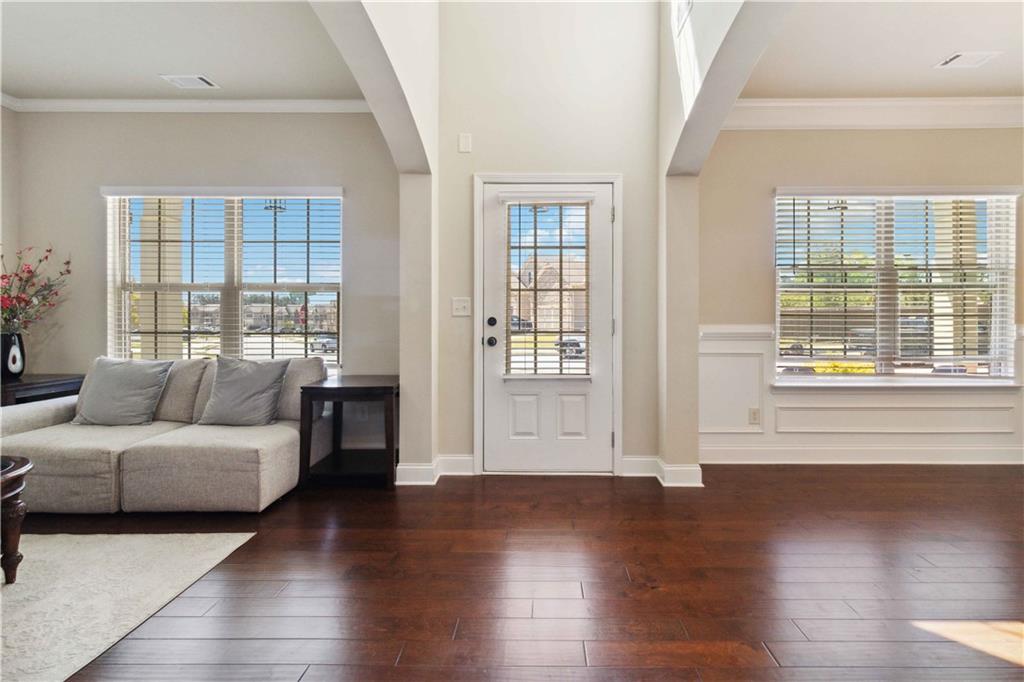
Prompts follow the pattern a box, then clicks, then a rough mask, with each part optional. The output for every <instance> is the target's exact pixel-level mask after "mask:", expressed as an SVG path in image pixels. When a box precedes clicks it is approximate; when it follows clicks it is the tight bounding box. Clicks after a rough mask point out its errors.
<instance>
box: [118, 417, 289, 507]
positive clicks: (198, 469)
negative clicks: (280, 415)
mask: <svg viewBox="0 0 1024 682" xmlns="http://www.w3.org/2000/svg"><path fill="white" fill-rule="evenodd" d="M298 474H299V425H298V422H294V421H278V422H275V423H273V424H266V425H262V426H220V425H213V424H193V425H191V426H186V427H184V428H181V429H177V430H175V431H171V432H170V433H165V434H163V435H161V436H157V437H156V438H150V439H148V440H146V441H143V442H140V443H137V444H135V445H133V446H132V447H130V448H128V450H127V451H126V452H125V453H124V455H123V457H122V458H121V483H122V491H123V492H122V499H121V507H122V509H124V510H125V511H261V510H263V509H264V508H265V507H266V506H267V505H269V504H270V503H271V502H273V501H274V500H276V499H277V498H278V497H280V496H281V495H283V494H284V493H286V492H288V491H289V490H291V489H292V488H293V487H295V484H296V482H297V481H298Z"/></svg>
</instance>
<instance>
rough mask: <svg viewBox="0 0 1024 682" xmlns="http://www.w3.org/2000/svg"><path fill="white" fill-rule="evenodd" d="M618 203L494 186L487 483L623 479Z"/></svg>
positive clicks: (608, 193) (488, 217) (490, 203)
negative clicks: (616, 462) (615, 235)
mask: <svg viewBox="0 0 1024 682" xmlns="http://www.w3.org/2000/svg"><path fill="white" fill-rule="evenodd" d="M612 211H613V191H612V185H611V184H610V183H600V184H586V185H577V184H564V183H545V184H528V185H523V184H498V183H495V184H491V183H488V184H485V185H484V192H483V250H482V257H483V284H484V292H483V319H482V320H481V321H480V323H481V329H480V333H481V335H482V342H483V344H484V346H483V383H484V385H483V401H484V404H483V430H484V433H483V446H484V458H483V459H484V470H485V471H525V472H531V471H536V472H543V471H560V472H587V471H599V472H605V471H606V472H611V471H612V460H613V458H612V452H613V446H612V438H613V436H612V430H613V424H614V418H613V417H614V415H613V409H614V400H613V390H614V380H613V349H612V333H613V330H612V324H613V322H612V314H613V291H614V289H613V275H614V273H613V267H612V266H613V259H612V244H613V240H612Z"/></svg>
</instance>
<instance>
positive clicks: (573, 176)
mask: <svg viewBox="0 0 1024 682" xmlns="http://www.w3.org/2000/svg"><path fill="white" fill-rule="evenodd" d="M543 183H561V184H574V185H583V184H610V185H611V186H612V204H613V206H614V207H615V219H614V220H613V221H612V319H613V321H614V325H615V333H614V334H613V335H612V365H613V367H612V411H613V415H612V428H613V429H614V431H615V444H614V446H613V447H612V474H613V475H615V476H620V475H621V474H622V323H621V318H622V223H623V216H624V212H623V210H622V174H621V173H578V174H577V173H475V174H474V175H473V337H474V341H473V473H474V474H477V475H480V474H486V473H492V472H486V471H484V353H483V324H484V268H483V261H484V259H483V250H484V239H483V236H484V185H489V184H515V185H525V184H543ZM493 473H502V472H493ZM569 473H572V472H569ZM537 475H540V474H537ZM544 475H549V474H546V473H545V474H544ZM591 475H595V474H591ZM596 475H598V476H603V475H607V474H596Z"/></svg>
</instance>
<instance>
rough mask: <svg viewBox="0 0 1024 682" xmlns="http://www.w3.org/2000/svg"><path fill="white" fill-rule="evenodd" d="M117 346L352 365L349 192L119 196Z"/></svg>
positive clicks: (113, 311) (140, 352)
mask: <svg viewBox="0 0 1024 682" xmlns="http://www.w3.org/2000/svg"><path fill="white" fill-rule="evenodd" d="M108 210H109V221H110V238H111V249H110V254H111V263H110V286H109V299H110V316H109V320H110V328H109V330H108V337H109V352H110V353H111V354H112V355H115V356H118V357H131V358H167V359H172V358H192V357H210V356H214V355H220V354H224V355H229V356H233V357H245V358H252V359H267V358H289V357H304V356H320V357H323V358H324V359H325V360H326V361H327V362H332V363H338V364H340V361H341V343H340V338H341V337H340V321H341V318H340V311H341V199H340V198H319V197H318V198H294V197H288V198H263V197H142V196H135V197H111V198H109V199H108Z"/></svg>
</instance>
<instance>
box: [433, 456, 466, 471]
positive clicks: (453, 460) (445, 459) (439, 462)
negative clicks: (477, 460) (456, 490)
mask: <svg viewBox="0 0 1024 682" xmlns="http://www.w3.org/2000/svg"><path fill="white" fill-rule="evenodd" d="M434 473H435V474H436V475H437V476H472V475H473V455H438V457H437V459H435V460H434Z"/></svg>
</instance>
